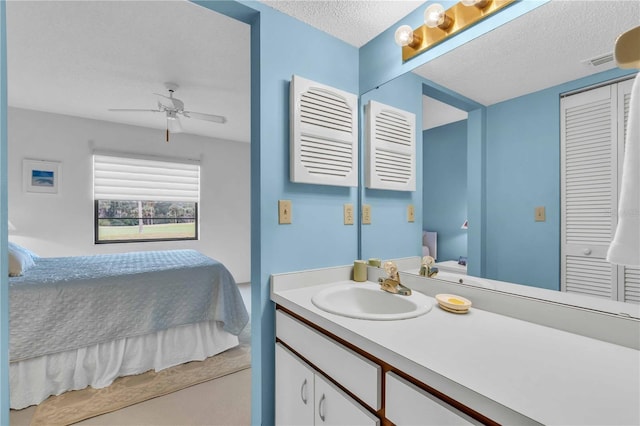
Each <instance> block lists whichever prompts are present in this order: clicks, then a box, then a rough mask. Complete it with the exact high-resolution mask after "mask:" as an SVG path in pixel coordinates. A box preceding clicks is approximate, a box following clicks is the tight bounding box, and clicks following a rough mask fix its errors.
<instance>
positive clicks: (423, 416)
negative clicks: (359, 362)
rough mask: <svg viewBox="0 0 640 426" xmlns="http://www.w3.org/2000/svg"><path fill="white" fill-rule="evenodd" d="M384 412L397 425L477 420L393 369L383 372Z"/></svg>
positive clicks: (439, 423)
mask: <svg viewBox="0 0 640 426" xmlns="http://www.w3.org/2000/svg"><path fill="white" fill-rule="evenodd" d="M385 390H386V406H385V416H386V418H387V419H389V420H391V421H392V422H393V423H394V424H395V425H397V426H403V425H407V426H408V425H438V426H441V425H442V426H444V425H472V424H480V423H479V422H476V421H475V420H474V419H472V418H471V417H469V416H467V415H466V414H464V413H462V412H460V411H458V410H457V409H455V408H454V407H452V406H450V405H448V404H447V403H445V402H444V401H441V400H439V399H438V398H436V397H434V396H433V395H431V394H429V393H428V392H426V391H424V390H422V389H420V388H418V387H416V386H414V385H413V384H411V383H409V382H407V381H406V380H404V379H402V378H401V377H399V376H397V375H396V374H394V373H387V374H386V387H385Z"/></svg>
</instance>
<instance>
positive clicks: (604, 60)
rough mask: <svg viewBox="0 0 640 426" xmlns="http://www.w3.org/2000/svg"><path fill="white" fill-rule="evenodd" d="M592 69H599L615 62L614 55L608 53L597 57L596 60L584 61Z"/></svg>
mask: <svg viewBox="0 0 640 426" xmlns="http://www.w3.org/2000/svg"><path fill="white" fill-rule="evenodd" d="M582 62H584V63H586V64H588V65H591V66H592V67H599V66H600V65H604V64H608V63H609V62H613V53H607V54H604V55H600V56H596V57H595V58H591V59H587V60H585V61H582Z"/></svg>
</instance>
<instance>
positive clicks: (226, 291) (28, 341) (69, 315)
mask: <svg viewBox="0 0 640 426" xmlns="http://www.w3.org/2000/svg"><path fill="white" fill-rule="evenodd" d="M9 253H10V268H9V272H10V274H11V275H16V273H15V272H16V271H15V270H12V257H11V254H12V247H11V245H10V250H9ZM29 257H31V259H32V262H31V263H32V264H30V265H27V266H26V267H25V268H24V269H23V270H21V271H19V272H21V275H20V276H13V277H10V278H9V296H10V341H9V348H10V349H9V360H10V364H9V374H10V392H11V394H10V403H11V408H13V409H20V408H24V407H27V406H29V405H34V404H38V403H40V402H41V401H43V400H44V399H46V398H47V397H49V396H50V395H57V394H60V393H62V392H65V391H68V390H73V389H82V388H85V387H87V386H92V387H94V388H101V387H105V386H108V385H109V384H111V382H113V380H115V379H116V378H117V377H119V376H125V375H131V374H139V373H142V372H144V371H148V370H151V369H154V370H156V371H159V370H162V369H165V368H168V367H171V366H174V365H178V364H182V363H185V362H189V361H194V360H203V359H205V358H207V357H209V356H212V355H215V354H217V353H220V352H223V351H225V350H227V349H229V348H231V347H234V346H237V345H238V338H237V335H238V334H239V333H240V332H241V331H242V330H243V328H244V327H245V325H246V324H247V322H248V319H249V317H248V313H247V310H246V308H245V306H244V303H243V302H242V298H241V296H240V292H239V290H238V287H237V285H236V283H235V281H234V279H233V277H232V275H231V274H230V273H229V271H228V270H227V268H226V267H225V266H224V265H223V264H222V263H220V262H218V261H216V260H213V259H211V258H209V257H207V256H205V255H203V254H201V253H199V252H197V251H195V250H168V251H149V252H134V253H123V254H106V255H95V256H76V257H54V258H39V257H37V256H33V255H32V254H29ZM27 263H29V262H27ZM14 269H15V268H14ZM12 272H13V273H12Z"/></svg>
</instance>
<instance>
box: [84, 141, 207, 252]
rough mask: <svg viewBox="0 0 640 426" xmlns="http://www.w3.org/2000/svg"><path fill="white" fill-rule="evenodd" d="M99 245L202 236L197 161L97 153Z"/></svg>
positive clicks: (96, 225)
mask: <svg viewBox="0 0 640 426" xmlns="http://www.w3.org/2000/svg"><path fill="white" fill-rule="evenodd" d="M93 192H94V227H95V242H96V244H104V243H123V242H140V241H171V240H195V239H198V201H199V198H200V165H199V163H197V162H186V161H181V160H166V159H155V158H149V157H129V156H126V157H124V156H116V155H106V154H95V155H94V156H93Z"/></svg>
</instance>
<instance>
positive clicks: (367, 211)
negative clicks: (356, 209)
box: [362, 204, 371, 225]
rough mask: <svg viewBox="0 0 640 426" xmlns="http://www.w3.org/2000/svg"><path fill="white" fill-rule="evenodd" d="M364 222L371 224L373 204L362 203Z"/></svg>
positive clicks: (364, 223)
mask: <svg viewBox="0 0 640 426" xmlns="http://www.w3.org/2000/svg"><path fill="white" fill-rule="evenodd" d="M362 224H363V225H371V205H369V204H363V205H362Z"/></svg>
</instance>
